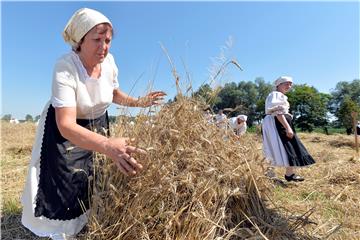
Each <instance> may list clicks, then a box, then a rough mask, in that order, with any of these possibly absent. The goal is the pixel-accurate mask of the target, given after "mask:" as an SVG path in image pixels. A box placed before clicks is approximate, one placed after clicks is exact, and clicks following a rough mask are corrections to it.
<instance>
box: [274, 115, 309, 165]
mask: <svg viewBox="0 0 360 240" xmlns="http://www.w3.org/2000/svg"><path fill="white" fill-rule="evenodd" d="M284 116H285V119H286V121H287V122H288V123H289V125H290V127H291V129H292V130H293V132H294V136H293V138H292V139H289V138H288V137H287V136H286V129H285V127H284V126H283V125H282V124H281V123H280V121H279V120H278V119H277V117H274V118H275V125H276V129H277V131H278V133H279V136H280V139H281V142H282V143H283V145H284V148H285V151H286V153H287V156H288V159H289V165H290V166H296V167H302V166H307V165H311V164H314V163H315V160H314V159H313V158H312V156H311V155H310V154H309V153H308V151H307V150H306V148H305V146H304V145H303V144H302V143H301V141H300V139H299V138H298V136H297V135H296V132H295V128H294V124H293V123H292V118H291V116H290V115H284Z"/></svg>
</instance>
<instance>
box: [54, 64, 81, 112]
mask: <svg viewBox="0 0 360 240" xmlns="http://www.w3.org/2000/svg"><path fill="white" fill-rule="evenodd" d="M75 71H76V68H75V67H74V66H73V65H71V63H70V62H68V61H66V60H65V59H60V60H59V61H58V62H57V63H56V64H55V68H54V72H53V81H52V96H51V104H52V105H53V107H76V81H75V77H74V76H75V74H76V72H75Z"/></svg>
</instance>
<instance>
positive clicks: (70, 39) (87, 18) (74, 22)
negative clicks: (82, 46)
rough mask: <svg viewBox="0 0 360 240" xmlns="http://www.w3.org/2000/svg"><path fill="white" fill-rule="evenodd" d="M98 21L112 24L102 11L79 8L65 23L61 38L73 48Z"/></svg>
mask: <svg viewBox="0 0 360 240" xmlns="http://www.w3.org/2000/svg"><path fill="white" fill-rule="evenodd" d="M100 23H109V24H110V25H111V26H112V24H111V22H110V20H109V19H108V18H107V17H105V16H104V15H103V14H102V13H100V12H98V11H96V10H93V9H89V8H81V9H79V10H77V11H76V12H75V13H74V15H72V17H71V18H70V20H69V21H68V23H67V24H66V26H65V28H64V31H63V33H62V35H63V38H64V40H65V42H67V43H69V44H70V45H71V46H72V47H73V48H77V47H78V43H79V42H80V40H81V39H82V38H83V37H84V36H85V34H86V33H87V32H88V31H90V30H91V29H92V28H93V27H95V26H96V25H98V24H100Z"/></svg>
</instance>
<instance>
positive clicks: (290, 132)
mask: <svg viewBox="0 0 360 240" xmlns="http://www.w3.org/2000/svg"><path fill="white" fill-rule="evenodd" d="M286 136H287V137H288V138H289V139H292V138H293V137H294V132H293V130H292V129H291V128H287V129H286Z"/></svg>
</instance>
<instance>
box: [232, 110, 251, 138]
mask: <svg viewBox="0 0 360 240" xmlns="http://www.w3.org/2000/svg"><path fill="white" fill-rule="evenodd" d="M246 121H247V116H246V115H238V116H236V117H232V118H230V119H229V126H230V128H231V129H232V130H233V131H234V133H235V134H236V135H237V136H241V135H243V134H245V133H246V129H247V124H246Z"/></svg>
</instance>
